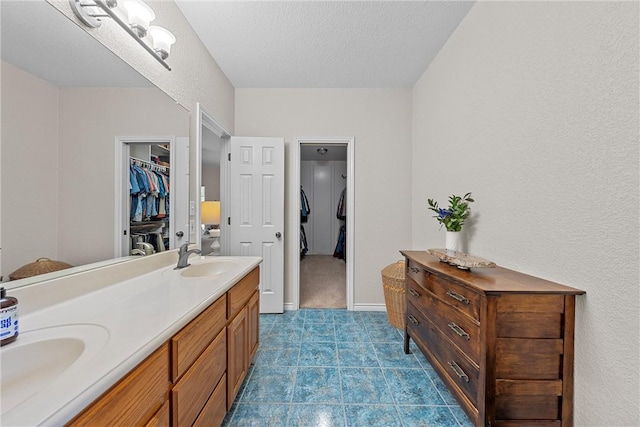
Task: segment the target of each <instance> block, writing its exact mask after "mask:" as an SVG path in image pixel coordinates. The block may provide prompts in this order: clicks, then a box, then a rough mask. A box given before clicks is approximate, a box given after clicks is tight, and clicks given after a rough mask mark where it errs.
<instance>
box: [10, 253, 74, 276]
mask: <svg viewBox="0 0 640 427" xmlns="http://www.w3.org/2000/svg"><path fill="white" fill-rule="evenodd" d="M71 267H73V266H72V265H69V264H67V263H66V262H62V261H52V260H50V259H49V258H38V259H37V260H35V261H34V262H31V263H29V264H26V265H23V266H22V267H20V268H19V269H17V270H16V271H14V272H13V273H11V274H10V275H9V279H11V280H20V279H26V278H27V277H33V276H37V275H39V274H45V273H51V272H52V271H58V270H64V269H65V268H71Z"/></svg>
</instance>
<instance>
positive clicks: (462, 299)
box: [447, 291, 469, 304]
mask: <svg viewBox="0 0 640 427" xmlns="http://www.w3.org/2000/svg"><path fill="white" fill-rule="evenodd" d="M447 295H449V296H450V297H451V298H453V299H454V300H456V301H460V302H462V303H465V304H469V300H468V299H467V298H466V297H463V296H462V295H460V294H458V293H456V292H453V291H447Z"/></svg>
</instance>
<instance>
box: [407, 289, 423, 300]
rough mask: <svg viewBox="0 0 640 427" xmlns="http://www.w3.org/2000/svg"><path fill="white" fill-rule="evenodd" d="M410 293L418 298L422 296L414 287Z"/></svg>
mask: <svg viewBox="0 0 640 427" xmlns="http://www.w3.org/2000/svg"><path fill="white" fill-rule="evenodd" d="M409 293H410V294H411V296H414V297H416V298H419V297H420V294H419V293H418V292H417V291H416V290H414V289H409Z"/></svg>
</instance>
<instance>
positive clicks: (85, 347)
mask: <svg viewBox="0 0 640 427" xmlns="http://www.w3.org/2000/svg"><path fill="white" fill-rule="evenodd" d="M108 340H109V332H108V331H107V330H106V329H105V328H103V327H101V326H98V325H88V324H76V325H63V326H56V327H52V328H43V329H36V330H33V331H27V332H21V333H20V335H19V336H18V339H17V340H16V341H14V342H13V343H11V344H7V345H6V346H4V347H2V350H1V351H0V362H1V363H0V365H1V369H0V370H1V379H2V384H1V388H0V395H1V396H2V414H5V413H7V412H9V411H10V410H11V409H13V408H15V407H16V406H18V405H20V404H21V403H22V402H24V401H26V400H28V399H29V398H31V397H32V396H34V395H36V394H37V393H38V392H40V391H42V390H43V389H44V388H46V387H47V386H49V385H51V384H52V383H54V382H55V381H56V380H57V379H59V378H61V377H62V376H64V374H65V373H66V372H68V371H70V368H72V367H73V366H75V365H77V364H79V363H80V362H82V361H86V360H89V359H91V358H92V357H93V356H95V355H96V354H98V353H99V352H100V350H101V349H102V348H103V347H104V346H105V344H106V343H107V341H108Z"/></svg>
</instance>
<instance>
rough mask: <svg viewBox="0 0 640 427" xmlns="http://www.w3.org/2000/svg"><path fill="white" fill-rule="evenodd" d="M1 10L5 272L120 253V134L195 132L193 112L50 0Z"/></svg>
mask: <svg viewBox="0 0 640 427" xmlns="http://www.w3.org/2000/svg"><path fill="white" fill-rule="evenodd" d="M0 8H1V10H0V16H1V19H2V22H1V27H0V29H1V31H2V34H1V39H0V40H1V43H2V49H1V54H2V74H1V78H2V87H1V90H2V91H1V96H2V98H1V101H2V102H1V107H2V135H1V138H2V139H1V150H0V158H1V163H2V168H1V176H0V184H1V193H0V195H1V205H0V206H1V228H0V243H1V251H0V260H1V264H0V267H1V274H2V276H3V277H4V280H5V281H6V280H7V279H8V276H9V275H10V274H11V273H12V272H13V271H15V270H16V269H18V268H19V267H21V266H23V265H25V264H28V263H31V262H33V261H35V260H36V259H38V258H43V257H45V258H49V259H52V260H59V261H63V262H65V263H68V264H71V265H73V266H84V265H87V264H92V263H96V262H103V261H105V260H109V259H113V258H114V256H115V254H116V251H115V250H114V247H117V244H116V243H117V239H118V238H119V237H118V236H117V235H116V234H117V233H116V223H117V222H116V216H117V215H118V213H117V211H116V206H117V203H116V198H117V197H125V196H126V195H121V194H118V192H119V191H118V189H117V188H116V184H115V181H116V180H115V174H116V169H117V168H116V162H118V161H119V160H121V159H116V149H115V147H116V138H117V137H123V136H127V137H152V138H153V137H155V136H163V137H167V136H170V137H175V138H176V139H177V138H185V137H186V138H188V137H189V112H188V111H187V110H186V109H185V108H183V107H182V106H180V105H178V104H177V103H176V102H175V101H174V100H173V99H171V98H170V97H169V96H168V95H166V94H165V93H164V92H162V91H161V90H160V89H158V88H156V87H155V86H153V85H152V84H151V83H150V82H149V81H148V80H146V79H145V78H144V77H142V76H141V75H140V74H139V73H137V72H136V71H135V70H134V69H132V68H131V67H130V66H129V65H128V64H126V63H125V62H124V61H122V60H121V59H120V58H119V57H117V56H116V55H114V54H113V53H112V52H111V51H109V50H108V49H107V48H105V47H104V46H103V45H101V44H100V43H99V42H98V41H97V40H95V39H94V38H93V37H91V36H90V35H88V34H87V33H86V32H85V31H84V30H82V29H81V28H79V27H78V26H77V25H76V24H75V23H74V22H73V21H71V20H70V19H69V18H67V17H66V16H65V15H63V14H62V13H60V12H59V11H58V10H57V9H56V8H54V7H53V6H51V5H50V4H49V3H47V2H45V1H44V0H42V1H7V0H3V1H2V2H0ZM125 173H126V174H127V177H126V178H125V179H127V180H128V173H129V171H128V170H125ZM186 197H187V198H188V196H186ZM18 282H21V281H18ZM18 282H16V285H18ZM3 285H4V286H7V287H13V286H15V285H12V284H11V282H9V283H8V284H7V283H5V284H3Z"/></svg>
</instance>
